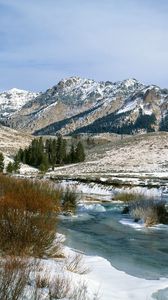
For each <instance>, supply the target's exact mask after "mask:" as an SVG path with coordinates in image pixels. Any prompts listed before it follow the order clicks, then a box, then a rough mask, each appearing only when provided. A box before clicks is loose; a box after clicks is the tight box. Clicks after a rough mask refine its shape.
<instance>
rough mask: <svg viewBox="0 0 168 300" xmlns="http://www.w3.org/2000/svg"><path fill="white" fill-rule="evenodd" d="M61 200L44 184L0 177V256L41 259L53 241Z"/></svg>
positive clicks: (55, 192) (59, 194)
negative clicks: (31, 256)
mask: <svg viewBox="0 0 168 300" xmlns="http://www.w3.org/2000/svg"><path fill="white" fill-rule="evenodd" d="M60 198H61V193H60V192H58V191H54V190H52V188H51V187H50V186H49V185H47V184H45V183H42V184H41V183H37V182H32V181H28V180H20V179H14V178H10V177H6V176H3V175H0V251H1V254H3V253H7V254H16V255H20V254H29V255H33V256H42V255H43V254H44V253H45V251H46V250H47V249H48V248H49V247H50V246H51V245H52V242H53V240H54V238H55V233H56V219H57V218H56V216H57V213H58V212H59V211H60V210H61V207H60V202H61V199H60Z"/></svg>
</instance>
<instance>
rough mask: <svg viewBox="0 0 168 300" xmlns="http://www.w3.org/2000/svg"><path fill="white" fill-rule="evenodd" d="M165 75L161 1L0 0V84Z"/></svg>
mask: <svg viewBox="0 0 168 300" xmlns="http://www.w3.org/2000/svg"><path fill="white" fill-rule="evenodd" d="M167 74H168V1H167V0H159V1H158V0H153V1H152V0H101V1H100V0H0V90H6V89H9V88H12V87H17V88H22V89H29V90H34V91H38V90H42V91H43V90H45V89H47V88H49V87H50V86H52V85H54V84H56V83H57V82H58V81H59V80H60V79H62V78H64V77H69V76H74V75H75V76H82V77H86V78H93V79H95V80H110V81H118V80H123V79H126V78H129V77H133V78H136V79H138V80H140V81H142V82H144V83H147V84H148V83H153V84H157V85H160V86H161V87H167V88H168V76H167Z"/></svg>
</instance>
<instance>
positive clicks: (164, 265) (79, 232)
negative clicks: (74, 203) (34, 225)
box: [59, 203, 168, 279]
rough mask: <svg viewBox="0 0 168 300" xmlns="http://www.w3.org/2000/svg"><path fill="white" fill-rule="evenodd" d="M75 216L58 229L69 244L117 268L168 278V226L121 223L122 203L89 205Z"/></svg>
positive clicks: (146, 276)
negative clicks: (148, 226) (107, 261)
mask: <svg viewBox="0 0 168 300" xmlns="http://www.w3.org/2000/svg"><path fill="white" fill-rule="evenodd" d="M85 208H86V209H81V208H80V209H79V211H78V214H77V216H76V217H72V218H71V217H67V218H63V219H61V221H60V225H59V227H60V228H59V231H60V232H62V233H64V234H65V235H66V237H67V240H66V245H68V246H69V247H72V248H76V249H79V250H81V251H83V252H85V254H88V255H98V256H102V257H104V258H106V259H107V260H109V261H110V262H111V264H112V266H114V267H115V268H117V269H119V270H122V271H125V272H126V273H128V274H130V275H133V276H136V277H143V278H146V279H159V278H160V277H168V227H167V226H161V225H160V226H156V227H155V228H150V229H148V228H143V227H141V228H134V227H131V226H129V225H125V224H122V223H120V221H121V220H123V219H124V222H125V223H127V222H128V223H129V221H130V220H129V218H128V216H123V215H122V214H121V212H122V209H123V205H122V204H119V203H117V204H116V203H109V204H102V205H101V206H100V204H98V205H92V206H88V207H87V206H86V207H85Z"/></svg>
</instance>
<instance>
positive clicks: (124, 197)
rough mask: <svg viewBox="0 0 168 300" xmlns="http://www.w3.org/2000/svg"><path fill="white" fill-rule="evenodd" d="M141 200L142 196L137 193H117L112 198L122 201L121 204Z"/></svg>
mask: <svg viewBox="0 0 168 300" xmlns="http://www.w3.org/2000/svg"><path fill="white" fill-rule="evenodd" d="M141 199H143V195H141V194H137V193H126V192H122V193H118V194H116V195H115V196H114V198H113V200H117V201H122V202H131V201H136V200H141Z"/></svg>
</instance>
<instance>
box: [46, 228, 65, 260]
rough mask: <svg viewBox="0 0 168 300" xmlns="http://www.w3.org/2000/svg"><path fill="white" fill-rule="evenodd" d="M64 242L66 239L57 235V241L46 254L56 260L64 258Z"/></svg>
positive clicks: (55, 240)
mask: <svg viewBox="0 0 168 300" xmlns="http://www.w3.org/2000/svg"><path fill="white" fill-rule="evenodd" d="M63 242H64V237H63V236H62V235H57V234H56V236H55V239H54V241H53V243H52V245H51V247H50V248H49V249H48V250H47V251H46V254H48V256H50V257H54V258H64V254H63Z"/></svg>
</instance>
